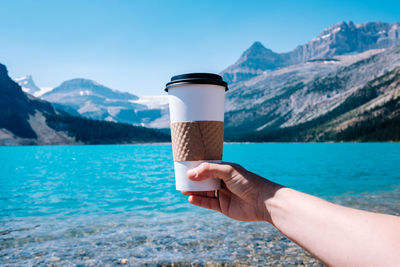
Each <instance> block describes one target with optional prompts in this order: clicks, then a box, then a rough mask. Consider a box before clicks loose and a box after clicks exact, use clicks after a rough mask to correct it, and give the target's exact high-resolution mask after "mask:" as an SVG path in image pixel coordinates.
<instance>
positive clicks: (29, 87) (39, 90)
mask: <svg viewBox="0 0 400 267" xmlns="http://www.w3.org/2000/svg"><path fill="white" fill-rule="evenodd" d="M14 81H15V82H17V83H18V84H19V85H20V86H21V88H22V90H23V91H24V92H25V93H28V94H31V95H33V96H35V97H40V96H41V95H43V94H45V93H47V92H49V91H51V90H52V89H53V88H52V87H38V86H37V85H36V84H35V82H34V81H33V79H32V75H25V76H22V77H19V78H15V79H14Z"/></svg>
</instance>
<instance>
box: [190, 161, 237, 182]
mask: <svg viewBox="0 0 400 267" xmlns="http://www.w3.org/2000/svg"><path fill="white" fill-rule="evenodd" d="M233 171H234V168H233V167H232V166H231V165H229V164H218V163H209V162H204V163H202V164H200V165H199V166H197V167H196V168H193V169H190V170H189V171H188V172H187V176H188V177H189V179H191V180H194V181H202V180H205V179H208V178H219V179H221V180H223V181H224V182H226V181H227V180H229V179H231V177H232V173H233Z"/></svg>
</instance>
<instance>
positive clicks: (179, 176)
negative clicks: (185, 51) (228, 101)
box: [165, 73, 227, 191]
mask: <svg viewBox="0 0 400 267" xmlns="http://www.w3.org/2000/svg"><path fill="white" fill-rule="evenodd" d="M165 90H166V91H167V92H168V95H169V96H168V98H169V111H170V121H171V124H172V123H184V122H205V121H209V122H223V121H224V103H225V91H226V90H227V84H226V83H225V82H224V81H223V80H222V78H221V77H220V76H219V75H216V74H208V73H191V74H184V75H178V76H174V77H172V78H171V82H169V83H167V86H166V89H165ZM220 132H221V131H220ZM222 142H223V140H221V144H220V145H221V149H222ZM189 145H190V144H189ZM221 157H222V150H221ZM219 160H222V158H220V159H200V160H183V161H180V160H179V161H174V169H175V182H176V189H177V190H180V191H212V190H218V189H220V180H219V179H217V178H210V179H207V180H204V181H192V180H190V179H189V178H188V177H187V171H188V170H189V169H192V168H195V167H197V166H199V165H200V164H201V163H202V162H206V161H207V162H218V161H219Z"/></svg>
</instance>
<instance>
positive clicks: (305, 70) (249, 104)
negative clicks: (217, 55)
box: [225, 45, 400, 141]
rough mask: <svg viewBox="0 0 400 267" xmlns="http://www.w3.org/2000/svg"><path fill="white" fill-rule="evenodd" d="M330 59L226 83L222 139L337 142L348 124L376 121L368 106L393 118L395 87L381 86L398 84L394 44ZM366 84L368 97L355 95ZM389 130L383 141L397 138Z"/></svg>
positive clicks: (399, 54)
mask: <svg viewBox="0 0 400 267" xmlns="http://www.w3.org/2000/svg"><path fill="white" fill-rule="evenodd" d="M333 59H335V61H332V60H328V61H312V62H306V63H301V64H297V65H292V66H288V67H283V68H281V69H278V70H273V71H270V72H267V73H263V74H260V75H258V76H256V77H253V78H251V79H249V80H247V81H243V82H238V83H233V84H231V86H230V87H231V89H232V90H231V92H229V93H228V95H227V109H228V110H227V112H226V117H225V124H226V136H227V139H229V140H236V141H238V140H242V141H243V140H246V141H248V140H262V141H282V140H285V141H318V140H323V141H337V140H342V139H340V138H339V137H338V136H340V134H344V131H347V130H348V129H351V127H363V129H367V128H368V127H372V124H369V125H368V123H372V122H374V123H376V120H377V119H378V118H380V117H379V116H381V115H382V114H384V113H382V112H380V113H379V112H375V111H374V112H372V113H371V112H370V111H373V110H374V109H372V108H369V109H368V105H369V106H371V107H373V108H376V110H378V109H381V110H385V112H387V113H390V114H392V113H393V114H392V116H394V117H396V114H397V115H399V113H396V112H397V104H398V101H399V99H398V97H396V94H397V96H398V91H396V90H395V89H396V88H395V87H393V86H392V87H390V86H389V87H388V88H389V89H390V88H392V89H393V88H395V89H393V90H392V89H390V90H389V89H388V88H387V86H388V83H390V84H392V85H393V84H394V85H396V84H398V81H397V80H396V79H398V78H399V75H398V74H399V67H400V45H397V46H394V47H392V48H388V49H380V50H369V51H367V52H364V53H360V54H356V55H343V56H335V57H333ZM391 77H394V78H393V79H394V80H393V81H392V80H390V79H391ZM389 80H390V82H389ZM382 81H384V82H382ZM371 85H374V86H373V88H375V89H374V90H375V91H374V93H373V95H374V98H371V99H370V98H362V97H361V98H357V97H355V96H357V95H359V94H362V93H361V92H363V91H365V90H367V91H368V90H369V91H371V90H370V89H368V88H370V87H371ZM387 95H393V97H387ZM385 97H386V98H385ZM385 99H386V100H387V101H386V100H385ZM389 100H390V101H391V102H390V101H389ZM369 101H372V102H371V103H369ZM349 103H351V105H350V104H349ZM367 103H369V104H368V105H367ZM373 103H375V104H373ZM388 103H390V104H388ZM396 103H397V104H396ZM385 105H386V106H385ZM390 107H391V108H393V109H392V110H390ZM358 116H363V117H362V118H368V120H366V121H365V120H364V119H362V118H359V117H358ZM343 118H347V119H346V120H345V121H344V122H343V123H341V124H340V125H339V124H337V125H336V124H335V123H334V122H339V121H341V120H343ZM381 119H382V121H384V118H381ZM395 120H396V119H395ZM357 125H358V126H357ZM328 126H329V127H328ZM392 130H394V131H393V135H390V136H389V135H388V139H386V140H398V139H396V137H395V136H396V134H397V133H396V131H395V129H394V128H392ZM238 136H240V137H238ZM353 137H354V136H353ZM370 137H371V138H372V136H370ZM389 137H390V138H389ZM354 138H355V137H354ZM360 138H361V137H360ZM379 138H381V137H379ZM383 139H384V138H383ZM383 139H382V140H383ZM346 140H347V139H346ZM352 140H358V139H357V138H355V139H352ZM365 140H375V139H368V138H367V137H366V139H365ZM378 140H381V139H378Z"/></svg>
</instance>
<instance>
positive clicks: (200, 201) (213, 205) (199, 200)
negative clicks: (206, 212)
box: [189, 195, 221, 212]
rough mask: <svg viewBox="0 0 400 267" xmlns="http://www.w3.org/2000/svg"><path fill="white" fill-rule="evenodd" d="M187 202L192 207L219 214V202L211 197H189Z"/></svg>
mask: <svg viewBox="0 0 400 267" xmlns="http://www.w3.org/2000/svg"><path fill="white" fill-rule="evenodd" d="M189 202H190V203H191V204H193V205H196V206H199V207H202V208H206V209H210V210H215V211H219V212H221V207H220V205H219V200H218V199H216V198H213V197H205V196H198V195H190V196H189Z"/></svg>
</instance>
